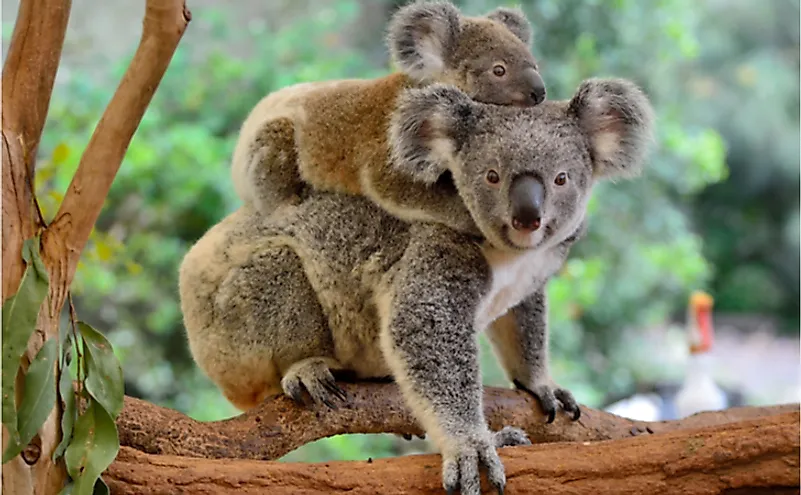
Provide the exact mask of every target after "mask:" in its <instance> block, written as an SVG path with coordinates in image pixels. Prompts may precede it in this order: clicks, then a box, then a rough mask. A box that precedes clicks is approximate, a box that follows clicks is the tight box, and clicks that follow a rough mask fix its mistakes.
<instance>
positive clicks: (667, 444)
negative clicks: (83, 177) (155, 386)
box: [103, 411, 800, 495]
mask: <svg viewBox="0 0 801 495" xmlns="http://www.w3.org/2000/svg"><path fill="white" fill-rule="evenodd" d="M799 419H800V418H799V413H798V412H797V411H796V412H789V413H783V414H778V415H774V416H766V417H760V418H756V419H750V420H744V421H740V422H736V423H729V424H725V425H715V426H707V427H704V428H700V429H689V430H681V429H680V430H675V431H670V432H667V433H660V434H656V435H643V436H638V437H635V438H627V439H620V440H609V441H601V442H582V443H551V444H540V445H532V446H527V447H506V448H503V449H500V451H499V452H500V455H501V458H502V460H503V463H504V466H505V467H506V476H507V480H508V481H507V490H506V491H507V493H515V494H518V493H520V494H522V493H547V494H549V495H560V494H585V493H586V494H592V495H606V494H609V495H613V494H614V495H620V494H673V493H688V494H689V493H692V494H719V493H729V494H735V493H798V486H799ZM440 462H441V458H440V457H439V456H438V455H412V456H406V457H397V458H390V459H379V460H375V461H350V462H343V461H338V462H327V463H320V464H306V463H281V462H274V461H255V460H211V459H196V458H189V457H178V456H171V455H150V454H145V453H143V452H140V451H137V450H135V449H133V448H130V447H123V448H122V450H121V452H120V455H119V456H118V457H117V460H116V461H115V462H114V464H112V465H111V467H110V468H109V469H108V470H107V472H106V473H105V474H104V476H103V477H104V479H105V480H106V482H107V483H108V485H109V487H110V488H111V492H112V493H115V494H117V493H119V494H123V493H124V494H131V495H145V494H156V493H158V494H173V493H174V494H178V493H193V494H225V493H237V494H248V493H269V494H271V495H281V494H292V495H295V494H313V493H342V492H347V493H348V494H351V495H355V494H370V495H373V494H376V493H381V494H383V495H391V494H408V493H415V494H427V493H431V494H442V493H444V490H443V488H442V484H441V479H440V474H441V471H440ZM485 481H486V480H485ZM484 493H492V492H491V491H490V490H489V486H488V484H486V482H485V483H484Z"/></svg>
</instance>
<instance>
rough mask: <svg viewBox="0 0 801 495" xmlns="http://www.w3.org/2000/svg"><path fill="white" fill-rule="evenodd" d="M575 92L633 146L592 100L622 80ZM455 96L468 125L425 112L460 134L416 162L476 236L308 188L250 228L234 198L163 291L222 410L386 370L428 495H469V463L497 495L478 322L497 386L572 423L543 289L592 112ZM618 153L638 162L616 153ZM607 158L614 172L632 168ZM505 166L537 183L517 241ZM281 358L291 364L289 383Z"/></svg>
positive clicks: (324, 390)
mask: <svg viewBox="0 0 801 495" xmlns="http://www.w3.org/2000/svg"><path fill="white" fill-rule="evenodd" d="M585 89H588V90H589V92H588V93H587V95H588V96H589V97H588V98H585V99H583V100H581V101H583V103H582V105H595V107H593V108H594V109H596V110H597V109H600V115H603V116H604V117H603V118H604V119H606V120H605V122H606V125H605V126H604V127H603V131H602V132H606V129H608V128H609V126H610V125H611V126H612V127H614V128H615V129H618V130H621V129H622V130H623V132H622V133H620V136H621V141H620V142H621V143H623V144H621V146H623V145H625V146H629V145H631V143H635V142H636V143H640V142H641V141H640V140H631V139H627V138H626V136H629V137H630V136H636V135H639V134H641V133H647V132H650V130H649V129H647V127H648V126H649V125H650V122H649V121H647V120H632V119H624V120H622V121H615V120H608V119H609V118H610V117H609V115H611V114H613V113H614V112H612V113H610V112H608V111H605V110H604V105H606V102H608V101H609V98H606V94H607V93H606V92H607V91H609V92H613V93H614V94H618V95H622V96H624V97H625V95H629V94H632V93H631V91H634V90H635V89H636V88H635V87H634V86H633V85H631V83H628V82H625V81H600V82H593V83H590V84H589V86H588V87H587V88H585ZM447 91H456V90H452V89H447V88H442V87H435V88H428V89H419V90H410V93H409V94H408V95H407V97H408V98H407V103H408V104H409V105H408V106H406V107H404V108H405V109H406V110H409V111H411V110H412V109H415V110H414V111H419V109H420V107H418V106H416V105H413V103H416V102H418V103H419V102H420V101H428V100H427V99H434V100H436V99H437V98H441V97H443V92H447ZM453 97H454V98H455V99H458V97H457V96H455V95H453ZM634 100H635V102H637V103H638V104H642V102H640V101H639V100H637V99H636V98H635V99H634ZM644 102H645V104H646V105H647V100H644ZM472 105H474V106H473V107H470V108H471V115H472V116H473V117H474V118H475V119H474V122H473V123H472V124H471V125H470V126H469V127H468V129H467V132H466V134H464V135H461V134H460V133H459V132H457V133H455V134H454V133H453V132H448V131H449V129H448V126H453V125H457V126H458V125H461V124H459V123H458V120H454V119H452V118H451V117H452V116H449V115H445V116H442V115H439V114H438V113H437V112H443V111H450V110H448V109H447V108H448V107H447V106H445V107H443V106H432V107H431V108H430V112H432V113H431V115H430V116H429V118H430V119H431V120H432V121H434V122H440V123H443V124H442V125H443V128H442V130H444V131H445V134H444V135H446V136H451V138H450V139H456V140H459V139H462V142H461V143H460V144H459V145H458V146H457V145H456V143H453V144H452V146H451V147H450V148H449V147H448V146H443V147H442V149H445V150H447V149H451V150H453V155H452V156H450V157H448V156H445V155H444V154H443V153H442V152H440V153H438V154H437V153H435V154H432V155H431V156H430V157H429V159H431V160H432V161H434V162H436V161H438V160H443V159H445V160H447V161H449V162H450V165H449V170H451V171H452V174H453V178H454V182H455V184H456V187H457V188H458V190H459V193H460V195H461V197H462V198H463V200H464V203H465V205H466V206H467V208H468V210H469V211H470V212H471V213H472V215H473V216H474V217H475V218H476V223H477V225H479V227H480V228H481V229H482V232H483V233H484V235H485V237H486V238H487V239H489V242H487V241H479V240H476V239H474V238H471V237H468V236H466V235H465V234H461V233H459V232H456V231H454V230H451V229H448V228H447V227H444V226H443V225H440V224H434V223H406V222H403V221H401V220H399V219H397V218H396V217H393V216H391V215H390V214H388V213H387V212H385V211H384V210H382V209H380V208H379V207H378V206H377V205H375V204H374V203H372V202H371V201H370V200H368V199H366V198H362V197H358V196H352V195H340V194H335V193H325V192H311V193H310V194H309V197H308V198H307V199H305V200H304V201H303V202H302V203H300V204H297V205H289V206H286V207H284V208H282V209H281V210H278V211H276V212H275V214H274V215H273V216H271V217H269V218H267V219H266V220H265V219H264V218H263V217H261V216H260V215H259V214H257V212H256V210H254V209H252V208H251V207H249V206H245V207H243V208H242V209H240V210H238V211H236V212H234V213H233V214H231V215H229V216H228V217H227V218H226V219H224V220H223V221H222V222H221V223H220V224H218V225H217V226H215V227H213V228H212V229H211V230H210V231H209V232H208V233H206V234H205V235H204V236H203V238H201V239H200V240H199V241H198V242H197V244H196V245H195V246H194V247H192V249H191V250H190V251H189V252H188V253H187V255H186V257H185V259H184V261H183V262H182V264H181V269H180V277H179V289H180V296H181V309H182V311H183V313H184V319H185V325H186V329H187V335H188V338H189V343H190V347H191V349H192V354H193V356H194V357H195V359H196V360H197V362H198V364H199V366H200V367H201V368H202V369H203V370H204V371H205V372H206V373H207V374H208V375H209V376H210V377H211V379H212V380H213V381H214V382H215V383H216V384H217V385H218V386H219V387H220V388H221V389H222V390H223V392H224V393H225V394H226V396H227V397H228V398H229V399H230V400H232V402H234V403H235V404H237V405H238V406H240V407H242V408H244V409H246V408H249V407H253V406H255V405H257V404H258V403H259V402H260V401H261V400H262V399H263V398H264V397H266V396H267V395H269V394H272V393H279V392H280V391H281V390H282V388H281V380H282V378H284V379H285V378H286V376H288V375H289V376H293V377H295V376H296V377H297V379H295V378H292V379H291V380H290V381H291V382H292V383H291V384H290V386H289V390H287V389H284V390H283V391H284V392H285V393H287V394H289V395H292V396H295V395H297V394H298V393H299V392H298V391H297V389H298V388H300V385H303V387H305V389H306V390H308V391H309V392H311V395H312V398H313V399H314V400H315V401H316V402H318V403H324V404H325V403H335V402H336V401H337V400H338V399H337V398H336V397H337V393H336V389H335V388H333V387H331V384H330V379H329V378H328V374H326V373H325V366H326V365H327V366H328V368H329V371H330V370H334V371H336V370H338V369H341V370H349V371H352V372H354V373H355V375H356V376H357V377H360V378H372V377H385V376H392V377H393V378H394V379H395V380H396V381H397V383H398V384H399V386H400V389H401V391H402V393H403V394H404V397H405V399H406V401H407V404H408V406H409V407H410V409H411V410H412V411H413V413H414V414H415V415H416V417H417V419H418V420H419V421H420V424H421V425H422V426H423V428H424V429H425V430H426V433H427V434H428V437H429V438H430V439H431V440H432V441H433V442H434V443H435V444H436V445H437V446H438V447H439V449H440V451H441V453H442V457H443V467H442V472H443V484H444V487H445V488H446V489H447V490H449V491H452V490H455V489H456V488H460V489H461V492H462V493H463V494H468V495H477V494H478V493H479V492H480V485H479V467H480V466H483V467H485V468H486V469H487V473H488V477H489V480H490V482H491V483H492V484H493V485H495V486H496V487H497V488H498V490H502V489H503V486H504V484H505V475H504V469H503V465H502V463H501V461H500V458H499V457H498V455H497V453H496V449H497V448H498V447H499V446H501V445H520V444H526V443H528V442H529V440H528V438H527V437H526V436H525V434H524V433H523V432H522V431H520V430H518V429H516V428H509V427H507V428H505V429H503V430H501V431H499V432H495V433H492V432H490V430H489V429H488V426H487V423H486V420H485V418H484V414H483V406H482V387H481V379H480V371H479V361H478V345H477V336H478V333H479V332H480V331H483V330H488V331H489V335H490V338H491V340H492V342H493V344H494V347H495V350H496V351H497V353H498V355H499V357H500V360H501V362H502V364H503V366H504V369H505V370H506V372H507V374H508V376H509V378H510V380H512V381H514V383H515V384H516V385H517V386H518V387H520V388H523V389H525V390H527V391H529V392H531V393H533V394H535V395H536V396H537V397H538V398H539V400H540V401H541V402H542V404H543V407H544V408H545V409H546V411H548V412H549V414H550V412H551V411H555V409H556V407H557V406H558V405H560V403H561V406H562V408H563V409H565V410H566V411H567V412H570V413H572V414H573V416H574V418H575V417H576V416H577V412H578V406H577V404H576V403H575V400H574V399H573V398H572V395H570V393H569V392H567V391H566V390H564V389H562V388H560V387H558V386H557V385H556V384H555V383H554V382H553V380H552V379H551V377H550V374H549V372H548V364H547V357H548V356H547V354H548V346H547V339H548V337H547V322H546V314H547V306H546V300H545V297H544V292H543V291H544V286H545V283H546V282H547V280H548V279H549V278H550V277H551V276H553V274H554V273H556V271H557V270H558V269H559V267H560V266H561V265H562V263H563V262H564V260H565V258H566V257H567V254H568V250H569V248H570V246H571V244H572V243H573V242H575V240H576V239H577V236H578V235H580V234H581V232H583V229H584V216H585V205H586V203H587V200H588V198H589V196H590V194H591V190H592V186H593V184H594V183H595V174H594V171H595V169H596V167H597V164H596V163H595V162H593V158H592V157H593V156H594V155H596V154H597V150H595V149H593V148H592V146H593V143H595V142H596V141H595V140H594V139H593V137H594V136H593V135H588V134H587V133H586V129H588V128H589V129H597V127H593V126H590V127H587V123H588V122H591V120H587V119H588V118H591V117H588V116H589V115H594V114H593V113H588V112H587V111H586V108H584V107H581V106H580V105H578V104H571V103H570V102H545V103H543V104H542V105H540V106H538V107H534V108H529V109H509V108H504V107H498V106H492V105H487V106H482V105H480V104H477V103H473V104H472ZM614 108H618V106H617V105H616V106H615V107H614ZM637 111H638V112H639V114H644V113H647V109H642V108H639V109H637ZM408 117H409V118H412V117H413V116H411V115H410V116H408ZM469 120H470V119H468V121H469ZM632 126H645V127H643V128H640V129H635V128H634V127H632ZM410 129H411V128H410ZM450 131H453V129H450ZM597 132H601V131H597ZM453 136H457V137H456V138H454V137H453ZM395 139H397V140H399V143H400V144H399V146H406V147H408V148H409V149H413V148H415V146H416V145H421V143H420V142H419V141H420V140H422V145H423V147H424V145H425V142H427V140H429V139H431V135H430V134H428V133H422V135H421V134H420V133H415V132H410V134H409V135H406V134H404V133H403V132H397V133H396V134H395ZM406 140H408V141H406ZM440 144H442V143H440ZM612 144H613V143H611V141H610V142H606V143H604V145H605V146H607V148H608V149H613V148H614V146H612ZM440 151H441V150H440ZM625 156H628V157H642V156H644V155H643V153H642V152H641V151H640V150H632V149H629V150H626V152H625ZM620 165H625V170H630V169H634V168H637V167H639V166H640V165H641V163H626V164H620ZM488 167H495V168H496V169H497V171H498V173H499V175H500V176H501V178H502V180H501V181H500V183H499V184H496V185H494V186H491V185H489V184H487V183H486V182H485V181H484V175H485V170H486V169H487V168H488ZM617 170H622V168H621V167H620V166H619V167H617ZM560 171H568V172H569V174H570V179H569V181H568V182H567V184H565V185H563V186H556V185H554V183H553V180H552V178H553V177H554V176H555V175H556V174H557V173H558V172H560ZM607 171H609V172H614V171H615V169H612V168H609V169H608V170H607ZM520 174H533V175H535V176H537V177H540V178H542V179H543V184H544V185H545V188H546V197H547V201H545V203H544V206H543V219H544V221H543V224H542V225H543V226H542V228H541V229H539V230H538V231H537V232H534V233H532V234H531V235H529V236H527V237H521V236H520V235H513V234H510V233H509V216H508V210H509V204H508V203H509V201H508V196H507V192H508V183H509V182H510V181H511V180H512V179H513V178H514V177H515V176H518V175H520ZM296 363H304V364H303V365H302V366H301V370H300V371H299V372H297V373H295V375H292V373H291V371H292V370H293V366H294V365H295V364H296Z"/></svg>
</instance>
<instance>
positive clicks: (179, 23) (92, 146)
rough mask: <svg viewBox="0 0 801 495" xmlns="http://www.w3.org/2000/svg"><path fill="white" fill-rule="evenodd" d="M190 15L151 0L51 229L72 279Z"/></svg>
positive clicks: (51, 242)
mask: <svg viewBox="0 0 801 495" xmlns="http://www.w3.org/2000/svg"><path fill="white" fill-rule="evenodd" d="M190 18H191V15H190V13H189V11H188V10H187V9H186V5H185V4H184V0H147V4H146V7H145V20H144V28H143V31H142V39H141V40H140V42H139V47H138V48H137V50H136V53H135V54H134V57H133V60H132V61H131V65H130V66H129V67H128V70H127V71H126V72H125V75H123V78H122V82H121V83H120V85H119V87H118V88H117V91H116V92H115V93H114V96H113V97H112V99H111V102H110V103H109V105H108V107H107V108H106V111H105V112H104V113H103V116H102V118H101V119H100V122H99V123H98V124H97V128H96V129H95V132H94V133H93V134H92V137H91V139H90V140H89V144H88V145H87V147H86V151H85V152H84V154H83V156H82V157H81V161H80V164H79V165H78V170H77V171H76V173H75V176H74V177H73V178H72V182H71V183H70V186H69V188H68V189H67V193H66V195H65V196H64V201H63V202H62V204H61V207H60V208H59V210H58V213H57V214H56V217H55V220H54V221H53V225H51V228H50V229H48V231H46V232H45V250H48V249H52V250H53V251H54V252H59V253H62V252H63V253H64V256H63V259H64V261H65V262H66V265H65V266H64V267H62V270H63V272H64V276H65V279H66V280H67V281H68V283H69V281H71V280H72V277H73V275H74V274H75V269H76V268H77V265H78V258H79V257H80V255H81V251H82V250H83V247H84V245H85V244H86V241H87V239H88V238H89V233H90V232H91V231H92V227H93V226H94V224H95V221H96V220H97V217H98V215H99V214H100V209H101V208H102V206H103V202H104V201H105V199H106V196H107V195H108V191H109V189H110V188H111V183H112V181H113V180H114V176H115V175H116V174H117V170H119V168H120V164H121V163H122V158H123V156H124V155H125V151H126V150H127V149H128V145H129V143H130V141H131V138H133V135H134V132H136V129H137V127H139V122H140V121H141V120H142V116H143V115H144V113H145V110H146V109H147V106H148V105H149V104H150V100H151V98H152V97H153V93H154V92H155V91H156V88H158V85H159V83H160V82H161V78H162V77H163V75H164V72H165V71H166V70H167V65H168V64H169V63H170V60H171V59H172V56H173V53H174V52H175V49H176V47H177V46H178V42H179V41H180V40H181V37H182V35H183V33H184V31H185V30H186V27H187V24H188V23H189V20H190ZM62 302H63V300H62ZM59 307H61V306H59Z"/></svg>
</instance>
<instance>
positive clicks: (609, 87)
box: [568, 79, 654, 177]
mask: <svg viewBox="0 0 801 495" xmlns="http://www.w3.org/2000/svg"><path fill="white" fill-rule="evenodd" d="M568 113H570V114H571V115H573V116H574V117H575V118H577V119H578V122H579V125H580V126H581V128H582V130H583V131H584V132H585V133H586V135H587V137H588V138H589V142H590V148H591V152H592V161H593V167H594V173H595V175H596V176H597V177H634V176H636V175H638V174H639V173H640V172H641V171H642V167H643V162H644V161H645V158H646V156H647V154H648V152H649V148H650V145H651V143H652V141H653V133H654V110H653V108H652V107H651V103H650V101H649V100H648V97H647V96H646V95H645V93H643V92H642V90H641V89H640V88H638V87H637V86H636V85H635V84H634V83H632V82H631V81H627V80H625V79H588V80H586V81H584V82H583V83H581V85H580V86H579V88H578V90H577V91H576V94H575V95H574V96H573V98H572V99H571V100H570V104H569V106H568Z"/></svg>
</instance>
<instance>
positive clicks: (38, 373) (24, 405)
mask: <svg viewBox="0 0 801 495" xmlns="http://www.w3.org/2000/svg"><path fill="white" fill-rule="evenodd" d="M56 359H58V340H57V339H54V338H53V339H49V340H47V342H45V343H44V345H43V346H42V348H41V349H39V352H38V353H36V357H35V358H34V359H33V362H31V365H30V366H29V367H28V372H27V373H26V374H25V391H24V393H23V396H22V402H20V405H19V420H18V423H17V431H18V432H19V441H18V442H14V441H11V442H9V444H8V447H7V448H6V451H5V452H3V462H4V463H5V462H8V461H9V460H11V459H13V458H14V457H16V456H17V454H19V453H20V452H21V451H22V449H23V448H25V446H26V445H28V443H30V441H31V440H32V439H33V436H34V435H36V432H37V431H39V428H41V427H42V425H43V424H44V422H45V420H46V419H47V417H48V416H49V415H50V412H51V411H52V410H53V406H54V405H55V403H56V374H55V367H54V364H55V362H56Z"/></svg>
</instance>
